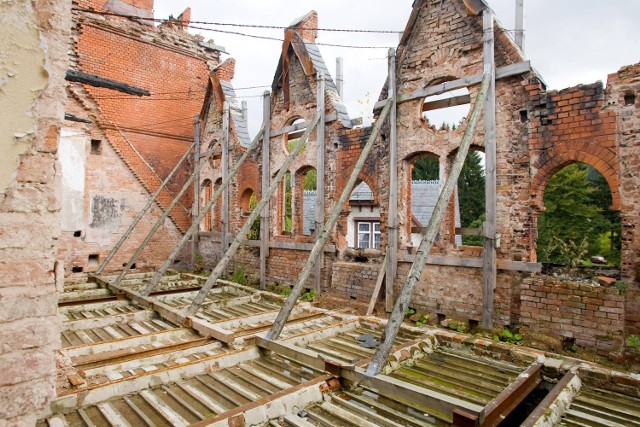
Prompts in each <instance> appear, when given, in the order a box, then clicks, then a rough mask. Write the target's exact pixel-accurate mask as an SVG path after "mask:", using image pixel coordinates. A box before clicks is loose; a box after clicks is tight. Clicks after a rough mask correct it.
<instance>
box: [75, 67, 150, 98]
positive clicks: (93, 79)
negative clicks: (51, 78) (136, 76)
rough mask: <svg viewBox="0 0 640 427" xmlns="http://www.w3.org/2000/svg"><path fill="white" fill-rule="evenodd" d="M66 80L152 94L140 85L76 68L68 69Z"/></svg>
mask: <svg viewBox="0 0 640 427" xmlns="http://www.w3.org/2000/svg"><path fill="white" fill-rule="evenodd" d="M65 80H66V81H68V82H76V83H82V84H87V85H89V86H94V87H103V88H105V89H111V90H116V91H118V92H122V93H126V94H129V95H137V96H150V95H151V93H150V92H149V91H148V90H146V89H142V88H139V87H135V86H131V85H130V84H127V83H122V82H118V81H115V80H111V79H105V78H104V77H100V76H96V75H94V74H87V73H83V72H81V71H76V70H67V74H66V76H65Z"/></svg>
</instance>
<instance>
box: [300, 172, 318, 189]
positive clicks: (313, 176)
mask: <svg viewBox="0 0 640 427" xmlns="http://www.w3.org/2000/svg"><path fill="white" fill-rule="evenodd" d="M317 175H318V174H317V172H316V170H315V169H310V170H309V171H308V172H307V173H306V174H305V175H304V180H303V186H304V189H305V191H309V190H316V189H317V185H316V180H317Z"/></svg>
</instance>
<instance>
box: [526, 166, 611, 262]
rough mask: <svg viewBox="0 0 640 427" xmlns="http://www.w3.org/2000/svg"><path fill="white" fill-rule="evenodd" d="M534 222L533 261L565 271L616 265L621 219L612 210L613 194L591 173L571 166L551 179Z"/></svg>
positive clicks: (586, 169)
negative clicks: (536, 224)
mask: <svg viewBox="0 0 640 427" xmlns="http://www.w3.org/2000/svg"><path fill="white" fill-rule="evenodd" d="M543 200H544V207H545V212H544V213H543V214H542V215H540V217H539V218H538V240H537V256H538V260H539V261H542V262H551V263H561V264H564V265H566V266H567V267H568V268H574V267H577V266H579V265H583V266H587V267H588V266H592V265H593V264H610V265H612V266H619V265H620V246H621V238H620V231H621V226H620V214H619V212H616V211H612V210H610V206H611V202H612V197H611V189H610V187H609V184H608V183H607V181H606V179H605V177H603V176H602V174H600V172H598V171H597V170H596V169H595V168H593V167H591V166H589V165H586V164H583V163H572V164H570V165H568V166H565V167H564V168H563V169H561V170H560V171H558V172H556V174H555V175H553V176H552V177H551V179H549V181H548V183H547V185H546V187H545V190H544V195H543Z"/></svg>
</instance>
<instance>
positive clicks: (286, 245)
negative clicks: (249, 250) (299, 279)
mask: <svg viewBox="0 0 640 427" xmlns="http://www.w3.org/2000/svg"><path fill="white" fill-rule="evenodd" d="M260 245H261V242H260V241H258V240H243V241H242V246H250V247H254V248H258V247H260ZM269 248H271V249H291V250H294V251H310V250H311V249H313V243H301V242H288V241H284V240H270V241H269ZM324 252H328V253H335V252H336V245H324Z"/></svg>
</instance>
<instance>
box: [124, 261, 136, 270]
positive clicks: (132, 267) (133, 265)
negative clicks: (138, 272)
mask: <svg viewBox="0 0 640 427" xmlns="http://www.w3.org/2000/svg"><path fill="white" fill-rule="evenodd" d="M122 266H123V267H126V266H127V263H126V262H125V263H123V264H122ZM135 269H136V263H135V262H134V263H133V264H131V268H130V270H135Z"/></svg>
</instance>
